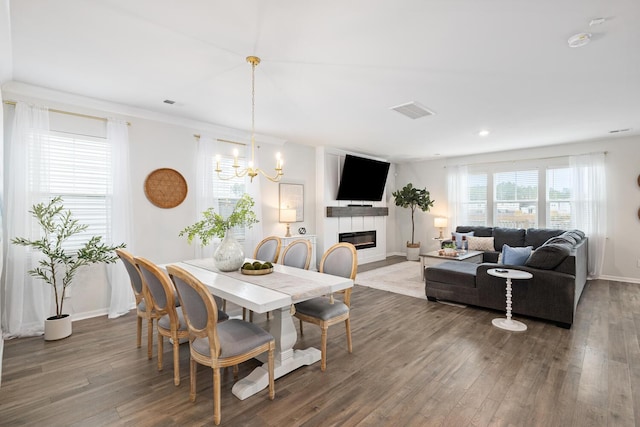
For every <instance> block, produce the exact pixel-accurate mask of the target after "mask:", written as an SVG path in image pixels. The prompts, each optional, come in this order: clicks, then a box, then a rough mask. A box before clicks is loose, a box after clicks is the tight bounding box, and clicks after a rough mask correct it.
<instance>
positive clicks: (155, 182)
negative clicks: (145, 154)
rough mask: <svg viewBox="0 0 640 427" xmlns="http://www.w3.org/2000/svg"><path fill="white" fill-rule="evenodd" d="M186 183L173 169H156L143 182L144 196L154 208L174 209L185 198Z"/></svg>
mask: <svg viewBox="0 0 640 427" xmlns="http://www.w3.org/2000/svg"><path fill="white" fill-rule="evenodd" d="M187 191H188V188H187V181H186V180H185V179H184V177H183V176H182V175H181V174H180V172H178V171H177V170H174V169H169V168H161V169H156V170H154V171H153V172H151V173H150V174H149V175H147V179H145V181H144V194H145V195H146V196H147V199H149V201H150V202H151V203H153V204H154V205H155V206H157V207H159V208H163V209H169V208H175V207H176V206H178V205H179V204H180V203H182V202H183V201H184V199H185V198H186V197H187Z"/></svg>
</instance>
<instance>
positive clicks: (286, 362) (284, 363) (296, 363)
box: [232, 307, 321, 400]
mask: <svg viewBox="0 0 640 427" xmlns="http://www.w3.org/2000/svg"><path fill="white" fill-rule="evenodd" d="M273 314H274V316H273V319H272V320H270V321H269V322H268V325H267V329H268V331H269V333H271V335H273V337H274V338H275V340H276V350H275V355H274V362H275V363H274V376H275V378H280V377H281V376H284V375H286V374H288V373H289V372H292V371H294V370H296V369H298V368H299V367H301V366H305V365H311V364H312V363H316V362H318V361H319V360H320V357H321V353H320V350H318V349H317V348H313V347H309V348H306V349H302V350H301V349H294V348H293V346H294V345H295V343H296V341H297V340H298V332H297V331H296V327H295V324H294V317H293V316H292V315H291V309H290V307H282V308H280V309H277V310H274V311H273ZM256 358H257V359H258V360H260V361H261V362H263V365H262V366H258V367H257V368H255V369H254V370H253V371H252V372H251V373H250V374H249V375H247V376H246V377H244V378H242V379H241V380H239V381H238V382H236V383H235V384H234V386H233V388H232V393H233V394H234V395H235V396H236V397H237V398H238V399H240V400H244V399H246V398H247V397H249V396H252V395H254V394H256V393H258V392H259V391H260V390H263V389H265V388H267V386H268V385H269V371H268V365H267V354H266V353H263V354H261V355H259V356H258V357H256Z"/></svg>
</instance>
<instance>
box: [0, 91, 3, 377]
mask: <svg viewBox="0 0 640 427" xmlns="http://www.w3.org/2000/svg"><path fill="white" fill-rule="evenodd" d="M1 101H2V88H1V87H0V142H2V144H1V145H0V147H2V148H1V149H0V277H2V268H3V267H4V248H3V245H4V239H3V236H4V226H3V224H2V216H3V213H2V212H3V211H4V204H3V202H2V201H3V200H4V175H3V174H4V111H3V108H4V102H1ZM2 301H4V298H3V296H2V289H0V319H2ZM1 324H2V321H1V320H0V325H1ZM3 353H4V338H2V328H1V327H0V385H1V384H2V360H3Z"/></svg>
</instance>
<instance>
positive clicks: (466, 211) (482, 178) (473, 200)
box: [462, 174, 487, 226]
mask: <svg viewBox="0 0 640 427" xmlns="http://www.w3.org/2000/svg"><path fill="white" fill-rule="evenodd" d="M467 183H468V192H467V196H468V197H467V201H466V203H464V206H463V208H462V212H463V215H464V216H466V218H467V221H466V222H465V224H468V225H475V226H478V225H487V174H475V175H474V174H469V175H467Z"/></svg>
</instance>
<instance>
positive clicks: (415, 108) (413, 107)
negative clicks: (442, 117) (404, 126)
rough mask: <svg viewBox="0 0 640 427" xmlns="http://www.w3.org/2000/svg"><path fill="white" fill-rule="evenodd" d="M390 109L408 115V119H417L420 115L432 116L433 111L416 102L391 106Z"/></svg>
mask: <svg viewBox="0 0 640 427" xmlns="http://www.w3.org/2000/svg"><path fill="white" fill-rule="evenodd" d="M391 109H392V110H395V111H397V112H398V113H400V114H402V115H405V116H407V117H409V118H410V119H419V118H420V117H425V116H433V115H434V114H435V113H434V112H433V111H431V110H429V109H427V108H426V107H423V106H422V105H420V104H418V103H417V102H415V101H413V102H408V103H406V104H401V105H396V106H395V107H391Z"/></svg>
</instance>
